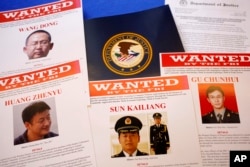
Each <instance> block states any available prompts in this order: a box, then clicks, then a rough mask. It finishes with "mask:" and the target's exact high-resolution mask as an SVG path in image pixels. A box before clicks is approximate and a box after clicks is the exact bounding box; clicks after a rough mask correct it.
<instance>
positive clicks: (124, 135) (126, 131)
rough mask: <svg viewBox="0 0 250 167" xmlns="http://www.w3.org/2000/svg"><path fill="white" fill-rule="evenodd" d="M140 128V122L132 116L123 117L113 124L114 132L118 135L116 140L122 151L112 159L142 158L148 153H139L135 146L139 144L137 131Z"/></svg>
mask: <svg viewBox="0 0 250 167" xmlns="http://www.w3.org/2000/svg"><path fill="white" fill-rule="evenodd" d="M141 128H142V123H141V121H140V120H139V119H138V118H136V117H133V116H124V117H122V118H120V119H119V120H118V121H117V122H116V124H115V131H116V132H117V133H118V140H119V143H120V144H121V146H122V151H121V152H120V153H118V154H116V155H113V156H112V158H116V157H132V156H143V155H148V153H145V152H141V151H140V150H139V149H138V148H137V145H138V143H139V142H140V134H139V131H140V129H141Z"/></svg>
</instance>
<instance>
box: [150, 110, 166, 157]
mask: <svg viewBox="0 0 250 167" xmlns="http://www.w3.org/2000/svg"><path fill="white" fill-rule="evenodd" d="M161 117H162V115H161V114H160V113H154V114H153V118H154V122H155V124H154V125H152V126H151V127H150V145H151V149H152V150H153V151H154V152H155V154H167V150H168V149H169V147H170V142H169V135H168V129H167V125H164V124H162V123H161Z"/></svg>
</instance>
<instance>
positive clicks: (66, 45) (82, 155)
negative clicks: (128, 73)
mask: <svg viewBox="0 0 250 167" xmlns="http://www.w3.org/2000/svg"><path fill="white" fill-rule="evenodd" d="M0 30H1V31H0V34H1V39H0V44H1V46H2V47H1V51H2V52H1V53H2V54H1V55H2V58H3V61H1V63H0V108H1V110H0V118H1V121H0V122H1V123H0V131H1V136H2V141H1V144H0V145H1V153H0V166H1V167H9V166H20V167H21V166H22V167H34V166H36V167H38V166H39V167H48V166H50V167H52V166H53V167H61V166H75V167H76V166H96V164H95V157H94V149H93V143H92V135H91V129H90V123H89V115H88V111H87V105H88V104H89V93H88V77H87V68H86V60H85V57H86V54H85V50H84V48H85V40H84V33H83V21H82V6H81V1H79V0H63V1H57V2H53V3H47V4H41V5H39V6H32V7H28V8H22V9H16V10H11V11H4V12H1V13H0ZM10 35H11V36H10Z"/></svg>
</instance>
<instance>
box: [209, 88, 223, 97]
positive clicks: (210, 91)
mask: <svg viewBox="0 0 250 167" xmlns="http://www.w3.org/2000/svg"><path fill="white" fill-rule="evenodd" d="M216 90H218V91H219V92H221V94H222V95H223V96H224V91H223V90H222V89H221V87H219V86H209V87H208V88H207V92H206V95H207V97H208V94H210V93H212V92H214V91H216Z"/></svg>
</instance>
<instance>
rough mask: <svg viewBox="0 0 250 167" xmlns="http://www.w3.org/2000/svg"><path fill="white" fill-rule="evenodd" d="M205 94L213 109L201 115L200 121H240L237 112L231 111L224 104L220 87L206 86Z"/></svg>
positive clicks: (223, 96)
mask: <svg viewBox="0 0 250 167" xmlns="http://www.w3.org/2000/svg"><path fill="white" fill-rule="evenodd" d="M206 96H207V101H208V102H209V103H210V104H211V105H212V107H213V111H211V112H209V113H208V114H206V115H204V116H202V123H240V118H239V114H238V112H233V111H231V110H230V109H228V108H226V107H225V106H224V102H225V95H224V91H223V90H222V89H221V87H219V86H210V87H208V89H207V92H206Z"/></svg>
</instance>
